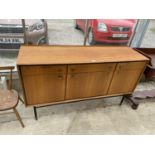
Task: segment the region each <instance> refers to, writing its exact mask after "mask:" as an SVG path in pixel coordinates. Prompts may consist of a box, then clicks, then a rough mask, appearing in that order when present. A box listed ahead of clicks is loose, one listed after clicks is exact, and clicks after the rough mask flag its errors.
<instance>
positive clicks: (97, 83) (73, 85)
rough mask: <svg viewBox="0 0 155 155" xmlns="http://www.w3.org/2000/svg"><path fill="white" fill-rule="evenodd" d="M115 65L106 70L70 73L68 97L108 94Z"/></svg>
mask: <svg viewBox="0 0 155 155" xmlns="http://www.w3.org/2000/svg"><path fill="white" fill-rule="evenodd" d="M115 65H116V64H113V66H112V68H111V69H110V70H108V71H105V72H91V73H72V74H68V77H67V89H66V99H77V98H87V97H93V96H102V95H106V94H107V91H108V87H109V84H110V81H111V78H112V74H113V71H114V68H115Z"/></svg>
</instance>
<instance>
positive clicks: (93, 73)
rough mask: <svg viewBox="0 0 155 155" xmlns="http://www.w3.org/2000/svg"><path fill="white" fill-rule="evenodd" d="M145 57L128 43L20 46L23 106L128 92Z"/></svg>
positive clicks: (136, 79) (131, 90)
mask: <svg viewBox="0 0 155 155" xmlns="http://www.w3.org/2000/svg"><path fill="white" fill-rule="evenodd" d="M148 61H149V59H148V58H146V57H145V56H143V55H142V54H140V53H138V52H136V51H135V50H133V49H132V48H129V47H90V46H87V47H83V46H21V48H20V52H19V55H18V59H17V68H18V71H19V76H20V79H21V84H22V88H23V92H24V98H25V103H26V106H39V105H48V104H59V103H63V102H64V103H65V102H69V101H78V100H85V99H92V98H100V97H107V96H118V95H125V94H131V93H132V92H133V91H134V89H135V87H136V85H137V83H138V81H139V80H140V77H141V75H142V73H143V71H144V69H145V67H146V64H147V63H148Z"/></svg>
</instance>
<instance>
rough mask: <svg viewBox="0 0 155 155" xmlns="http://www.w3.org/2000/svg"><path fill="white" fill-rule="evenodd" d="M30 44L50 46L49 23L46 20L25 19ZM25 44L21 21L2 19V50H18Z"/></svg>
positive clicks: (0, 28)
mask: <svg viewBox="0 0 155 155" xmlns="http://www.w3.org/2000/svg"><path fill="white" fill-rule="evenodd" d="M25 29H26V41H27V43H28V44H33V45H39V44H48V35H47V30H48V28H47V22H46V20H44V19H25ZM23 43H24V29H23V25H22V20H21V19H0V50H8V49H9V50H17V49H18V48H19V47H20V45H21V44H23Z"/></svg>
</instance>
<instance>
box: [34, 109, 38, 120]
mask: <svg viewBox="0 0 155 155" xmlns="http://www.w3.org/2000/svg"><path fill="white" fill-rule="evenodd" d="M33 110H34V116H35V120H38V115H37V107H33Z"/></svg>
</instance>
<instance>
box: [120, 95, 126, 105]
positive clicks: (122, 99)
mask: <svg viewBox="0 0 155 155" xmlns="http://www.w3.org/2000/svg"><path fill="white" fill-rule="evenodd" d="M124 99H125V96H123V97H122V99H121V102H120V104H119V105H120V106H121V105H122V103H123V101H124Z"/></svg>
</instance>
